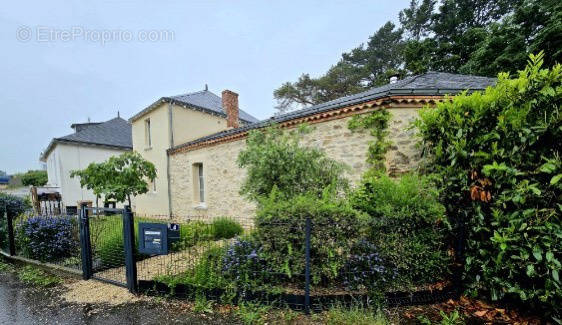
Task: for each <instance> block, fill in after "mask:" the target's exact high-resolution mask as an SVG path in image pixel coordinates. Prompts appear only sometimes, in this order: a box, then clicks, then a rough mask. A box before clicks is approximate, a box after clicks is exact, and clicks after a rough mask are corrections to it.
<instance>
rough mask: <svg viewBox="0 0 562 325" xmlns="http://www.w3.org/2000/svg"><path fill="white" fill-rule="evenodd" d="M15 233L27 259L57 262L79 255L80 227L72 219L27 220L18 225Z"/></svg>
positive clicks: (20, 248)
mask: <svg viewBox="0 0 562 325" xmlns="http://www.w3.org/2000/svg"><path fill="white" fill-rule="evenodd" d="M14 233H15V236H16V242H17V246H18V248H19V250H20V251H21V252H22V254H23V255H24V256H25V257H27V258H31V259H34V260H39V261H43V262H55V261H60V260H62V259H64V258H68V257H72V256H76V255H77V253H78V249H79V244H78V243H79V238H78V236H79V235H78V226H77V225H76V221H75V220H73V219H72V218H68V217H31V218H25V219H24V220H20V221H19V222H18V223H17V225H16V229H15V230H14Z"/></svg>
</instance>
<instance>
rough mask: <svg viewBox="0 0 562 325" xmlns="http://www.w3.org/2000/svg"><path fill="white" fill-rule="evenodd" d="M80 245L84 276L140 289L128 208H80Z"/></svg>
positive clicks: (132, 228)
mask: <svg viewBox="0 0 562 325" xmlns="http://www.w3.org/2000/svg"><path fill="white" fill-rule="evenodd" d="M80 246H81V248H82V269H83V275H84V279H90V278H95V279H98V280H101V281H105V282H108V283H112V284H115V285H119V286H124V287H127V288H129V290H130V291H131V292H136V288H137V279H136V265H135V263H134V221H133V214H132V213H131V210H130V208H129V207H125V209H112V208H90V207H87V206H85V205H83V206H82V207H81V210H80Z"/></svg>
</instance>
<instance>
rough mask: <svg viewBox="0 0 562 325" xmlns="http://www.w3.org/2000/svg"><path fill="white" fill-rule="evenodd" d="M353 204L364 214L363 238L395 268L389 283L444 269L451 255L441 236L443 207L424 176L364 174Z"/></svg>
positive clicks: (406, 282)
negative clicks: (392, 177)
mask: <svg viewBox="0 0 562 325" xmlns="http://www.w3.org/2000/svg"><path fill="white" fill-rule="evenodd" d="M351 204H352V205H353V207H354V208H356V209H357V210H359V211H362V212H365V213H366V214H367V215H368V218H367V220H366V221H365V227H364V231H365V232H366V238H367V240H368V241H369V242H370V243H372V244H373V245H374V246H375V248H376V252H377V253H378V254H379V256H380V258H381V260H382V261H384V265H385V267H386V268H390V269H392V272H393V273H394V277H393V279H392V281H391V282H389V283H387V284H388V285H391V286H411V285H418V284H425V283H433V282H436V281H438V280H441V279H443V277H444V275H446V274H447V270H448V267H449V265H450V263H451V259H450V257H449V256H448V254H447V245H446V241H445V238H446V235H447V222H446V218H445V208H444V207H443V205H441V204H440V203H439V201H438V193H437V191H436V190H435V187H434V185H433V184H432V183H431V182H430V181H429V180H428V179H427V178H426V177H419V176H417V175H413V174H412V175H409V174H407V175H403V176H402V177H401V178H400V179H398V180H393V179H391V178H389V177H388V176H386V175H382V174H381V175H369V176H366V177H365V178H364V179H363V181H362V182H361V184H360V186H359V187H358V188H357V190H356V191H355V192H354V193H353V194H352V196H351Z"/></svg>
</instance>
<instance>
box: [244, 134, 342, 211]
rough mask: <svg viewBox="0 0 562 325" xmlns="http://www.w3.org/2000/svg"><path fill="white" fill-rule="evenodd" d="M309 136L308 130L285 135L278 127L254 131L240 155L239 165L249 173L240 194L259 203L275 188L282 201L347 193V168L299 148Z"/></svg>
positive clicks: (321, 155) (312, 149) (311, 150)
mask: <svg viewBox="0 0 562 325" xmlns="http://www.w3.org/2000/svg"><path fill="white" fill-rule="evenodd" d="M307 132H309V129H308V128H306V127H304V128H300V129H298V130H295V131H291V132H287V131H286V132H284V131H283V130H281V129H280V128H278V127H275V126H273V127H269V128H267V129H265V130H254V131H251V132H250V134H249V136H248V139H247V140H246V144H247V147H246V149H244V150H243V151H241V152H240V154H239V155H238V165H239V166H240V167H241V168H246V169H247V176H246V179H245V180H244V183H243V185H242V188H241V191H240V192H241V193H242V194H244V195H245V196H246V197H248V198H249V199H251V200H254V201H259V200H260V199H261V198H265V197H267V196H269V195H270V194H271V192H272V191H273V189H274V188H276V189H277V191H276V192H278V196H279V197H281V198H283V199H286V198H289V197H293V196H297V195H300V194H303V195H304V194H307V195H308V194H310V195H313V196H316V197H320V196H322V194H323V192H324V190H325V189H326V188H332V189H333V190H334V191H338V190H343V189H345V188H346V187H347V180H346V179H345V178H344V177H343V171H344V168H345V167H344V165H342V164H341V163H339V162H337V161H335V160H333V159H330V158H328V157H327V156H326V154H325V153H324V152H323V151H321V150H319V149H316V148H308V147H302V146H300V145H299V139H300V137H302V135H303V134H305V133H307Z"/></svg>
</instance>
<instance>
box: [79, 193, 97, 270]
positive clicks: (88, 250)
mask: <svg viewBox="0 0 562 325" xmlns="http://www.w3.org/2000/svg"><path fill="white" fill-rule="evenodd" d="M87 207H88V204H87V203H80V215H79V218H78V221H79V222H80V253H81V256H82V277H83V278H84V280H88V279H90V278H91V277H92V275H93V270H92V264H93V263H92V243H91V242H90V221H89V218H88V209H87Z"/></svg>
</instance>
